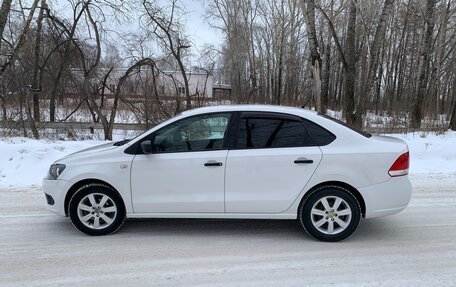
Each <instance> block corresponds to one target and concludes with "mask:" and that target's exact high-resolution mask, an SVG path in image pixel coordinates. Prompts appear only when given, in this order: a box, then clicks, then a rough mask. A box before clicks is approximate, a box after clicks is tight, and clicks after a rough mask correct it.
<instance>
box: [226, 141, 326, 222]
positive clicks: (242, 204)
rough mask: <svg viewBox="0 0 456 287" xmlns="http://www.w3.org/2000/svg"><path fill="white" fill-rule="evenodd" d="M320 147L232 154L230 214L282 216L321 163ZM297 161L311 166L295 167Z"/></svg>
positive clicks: (229, 166)
mask: <svg viewBox="0 0 456 287" xmlns="http://www.w3.org/2000/svg"><path fill="white" fill-rule="evenodd" d="M321 157H322V156H321V150H320V149H319V148H318V147H301V148H299V147H296V148H270V149H269V148H266V149H258V150H231V151H229V153H228V160H227V165H226V175H225V209H226V212H230V213H233V212H234V213H244V212H245V213H249V212H250V213H251V212H254V213H281V212H284V211H285V210H287V209H288V208H289V207H290V205H291V203H292V202H293V201H294V199H295V198H296V197H297V196H298V194H299V193H300V192H301V191H302V189H303V188H304V186H306V184H307V182H308V181H309V179H310V178H311V177H312V174H313V173H314V171H315V169H316V168H317V166H318V164H319V163H320V160H321ZM298 158H307V159H311V160H313V163H312V164H295V163H294V161H295V160H296V159H298Z"/></svg>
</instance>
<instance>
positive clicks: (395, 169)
mask: <svg viewBox="0 0 456 287" xmlns="http://www.w3.org/2000/svg"><path fill="white" fill-rule="evenodd" d="M409 160H410V158H409V153H408V152H406V153H404V154H402V155H401V156H400V157H398V158H397V159H396V161H395V162H394V163H393V165H392V166H391V168H390V169H389V171H388V174H389V175H390V176H402V175H407V174H408V168H409Z"/></svg>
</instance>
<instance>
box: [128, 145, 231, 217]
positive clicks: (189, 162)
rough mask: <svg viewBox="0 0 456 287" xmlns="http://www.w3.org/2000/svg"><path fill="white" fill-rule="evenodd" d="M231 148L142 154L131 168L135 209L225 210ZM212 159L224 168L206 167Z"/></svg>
mask: <svg viewBox="0 0 456 287" xmlns="http://www.w3.org/2000/svg"><path fill="white" fill-rule="evenodd" d="M227 154H228V151H227V150H214V151H202V152H179V153H163V154H146V155H144V154H140V155H137V156H136V157H135V160H134V161H133V164H132V168H131V190H132V198H133V206H134V211H135V212H152V211H154V212H224V211H225V210H224V176H225V164H226V155H227ZM209 161H217V162H221V163H222V164H223V165H222V166H221V167H206V166H204V163H206V162H209Z"/></svg>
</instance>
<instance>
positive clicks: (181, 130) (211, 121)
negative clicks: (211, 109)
mask: <svg viewBox="0 0 456 287" xmlns="http://www.w3.org/2000/svg"><path fill="white" fill-rule="evenodd" d="M230 116H231V114H230V113H220V114H211V115H200V116H194V117H190V118H187V119H183V120H180V121H178V122H177V123H173V124H170V125H168V126H166V127H164V128H162V129H161V130H159V131H158V132H156V133H155V137H154V142H153V149H154V151H155V152H185V151H204V150H215V149H221V148H223V141H224V139H225V134H226V133H225V131H226V130H227V128H228V123H229V121H230Z"/></svg>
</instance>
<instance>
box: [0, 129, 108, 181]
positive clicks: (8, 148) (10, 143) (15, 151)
mask: <svg viewBox="0 0 456 287" xmlns="http://www.w3.org/2000/svg"><path fill="white" fill-rule="evenodd" d="M101 143H103V141H95V140H87V141H49V140H34V139H29V138H20V137H14V138H3V139H1V140H0V188H1V187H18V186H39V185H41V181H42V179H43V177H45V176H46V174H47V172H48V169H49V166H50V165H51V164H52V163H53V162H54V161H56V160H57V159H59V158H61V157H64V156H65V155H67V154H70V153H73V152H75V151H78V150H81V149H84V148H88V147H91V146H94V145H97V144H101Z"/></svg>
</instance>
